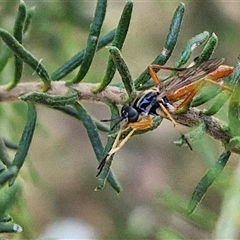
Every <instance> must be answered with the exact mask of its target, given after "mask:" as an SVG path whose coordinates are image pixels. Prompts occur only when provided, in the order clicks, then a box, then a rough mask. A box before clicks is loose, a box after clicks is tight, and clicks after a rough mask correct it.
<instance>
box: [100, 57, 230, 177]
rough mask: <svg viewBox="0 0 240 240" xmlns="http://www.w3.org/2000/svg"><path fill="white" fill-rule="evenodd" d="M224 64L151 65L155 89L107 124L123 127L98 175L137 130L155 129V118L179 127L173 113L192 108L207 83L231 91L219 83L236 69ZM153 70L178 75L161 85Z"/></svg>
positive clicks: (135, 100)
mask: <svg viewBox="0 0 240 240" xmlns="http://www.w3.org/2000/svg"><path fill="white" fill-rule="evenodd" d="M223 62H224V59H210V60H208V61H205V62H203V63H199V64H195V65H193V66H191V67H188V68H172V67H166V66H161V65H150V66H149V67H148V71H149V74H150V76H151V78H152V79H153V81H154V83H155V86H154V87H152V88H150V89H148V90H145V91H143V92H141V93H139V94H138V95H137V97H136V98H135V99H134V101H133V102H132V103H131V104H129V105H124V106H123V107H122V109H121V115H120V117H119V118H117V119H110V120H105V121H112V120H116V123H115V125H116V124H119V123H121V122H122V124H121V126H120V130H119V132H118V134H117V136H116V139H115V141H114V143H113V146H112V148H111V150H110V151H109V152H108V154H107V155H106V156H105V158H104V159H103V160H102V161H101V163H100V164H99V166H98V170H99V173H98V175H99V174H100V172H101V171H102V168H103V167H104V165H105V163H106V161H108V160H109V159H110V157H111V156H113V154H115V153H116V152H117V151H118V150H119V149H121V148H122V147H123V145H124V144H125V143H126V142H127V141H128V140H129V139H130V137H131V136H132V135H133V133H134V132H135V131H136V130H145V129H148V128H150V127H151V126H152V123H153V120H152V116H154V115H159V114H160V112H162V113H163V114H164V115H165V117H167V118H168V119H169V120H171V121H172V123H173V125H174V126H175V127H177V123H176V121H175V120H174V119H173V118H172V116H171V113H173V112H178V111H179V110H180V109H182V108H183V107H184V106H186V105H187V104H189V103H190V102H191V100H192V98H193V97H194V96H195V95H196V94H197V93H198V92H199V90H200V89H201V88H202V86H203V85H204V84H205V83H206V82H210V83H212V84H215V85H217V86H219V87H221V88H222V89H225V90H229V91H231V89H230V88H228V87H227V86H224V85H220V84H219V83H218V82H217V80H218V79H220V78H223V77H226V76H228V75H230V74H231V73H232V72H233V67H230V66H226V65H221V64H222V63H223ZM154 69H166V70H172V71H177V74H176V75H174V76H173V77H170V78H169V79H167V80H166V81H164V82H161V81H160V80H159V78H158V76H157V74H156V72H155V71H154ZM115 125H114V126H115ZM128 127H129V128H131V131H130V132H129V133H128V135H127V136H126V137H125V138H124V139H122V140H121V134H122V132H123V130H124V129H126V128H128ZM178 131H179V133H180V134H181V136H182V138H184V139H185V142H186V143H187V144H188V146H189V147H190V149H192V147H191V145H190V144H189V143H188V141H187V139H186V138H185V137H184V134H183V133H182V132H181V131H180V130H179V129H178Z"/></svg>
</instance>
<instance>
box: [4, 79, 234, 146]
mask: <svg viewBox="0 0 240 240" xmlns="http://www.w3.org/2000/svg"><path fill="white" fill-rule="evenodd" d="M41 88H42V85H41V83H36V82H26V83H19V84H18V85H17V86H16V87H15V88H14V89H12V90H11V91H7V90H6V85H2V86H0V103H1V102H14V101H20V100H19V96H20V95H22V94H24V93H28V92H34V91H40V90H41ZM71 88H74V89H75V90H76V91H77V92H78V96H79V100H86V101H91V102H100V103H101V102H108V101H110V102H113V103H116V104H123V103H124V99H126V96H127V95H126V91H125V90H124V89H122V88H119V87H114V86H108V87H107V88H106V89H105V90H104V91H102V92H100V93H97V94H94V93H93V90H94V89H95V88H96V84H92V83H79V84H74V85H72V86H71ZM68 91H69V86H67V85H66V83H65V82H64V81H59V82H52V84H51V89H50V90H48V92H47V93H49V94H53V95H61V94H67V92H68ZM163 117H164V116H163ZM173 118H174V119H175V120H176V122H178V123H179V124H181V125H185V126H188V127H193V126H196V125H198V124H199V121H200V120H203V121H204V122H205V124H206V130H207V133H208V134H209V135H210V136H211V137H213V138H215V139H217V140H221V141H223V142H229V140H230V138H231V134H230V133H229V132H228V131H227V130H226V129H224V128H223V123H222V122H221V121H220V120H219V119H217V118H215V117H211V116H206V115H204V114H202V112H201V111H199V110H198V109H196V108H190V109H189V110H188V112H187V113H184V114H173Z"/></svg>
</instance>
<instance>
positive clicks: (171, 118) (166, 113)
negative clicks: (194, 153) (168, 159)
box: [159, 103, 193, 150]
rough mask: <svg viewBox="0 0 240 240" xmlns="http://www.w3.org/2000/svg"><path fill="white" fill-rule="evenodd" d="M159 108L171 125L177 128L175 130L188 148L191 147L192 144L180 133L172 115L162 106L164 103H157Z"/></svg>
mask: <svg viewBox="0 0 240 240" xmlns="http://www.w3.org/2000/svg"><path fill="white" fill-rule="evenodd" d="M159 105H160V108H161V110H162V111H163V113H164V114H165V115H166V117H167V118H168V119H169V120H170V121H171V122H172V123H173V126H174V127H175V128H176V129H177V131H178V132H179V133H180V135H181V137H182V139H184V140H185V142H186V144H187V145H188V147H189V148H190V150H193V149H192V146H191V145H190V143H189V142H188V140H187V138H186V137H185V135H184V134H183V133H182V131H181V130H180V129H179V128H178V124H177V122H176V121H175V120H174V119H173V117H172V116H171V114H170V113H169V111H168V110H167V109H166V107H164V105H163V104H162V103H159Z"/></svg>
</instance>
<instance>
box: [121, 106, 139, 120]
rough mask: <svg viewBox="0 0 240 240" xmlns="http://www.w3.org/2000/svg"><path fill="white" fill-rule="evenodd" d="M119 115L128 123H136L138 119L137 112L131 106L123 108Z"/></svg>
mask: <svg viewBox="0 0 240 240" xmlns="http://www.w3.org/2000/svg"><path fill="white" fill-rule="evenodd" d="M121 115H122V117H123V118H124V119H127V120H128V122H136V121H137V120H138V117H139V113H138V111H137V110H136V109H135V108H133V107H131V106H123V108H122V111H121Z"/></svg>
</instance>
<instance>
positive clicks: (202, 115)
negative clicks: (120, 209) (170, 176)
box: [0, 0, 240, 239]
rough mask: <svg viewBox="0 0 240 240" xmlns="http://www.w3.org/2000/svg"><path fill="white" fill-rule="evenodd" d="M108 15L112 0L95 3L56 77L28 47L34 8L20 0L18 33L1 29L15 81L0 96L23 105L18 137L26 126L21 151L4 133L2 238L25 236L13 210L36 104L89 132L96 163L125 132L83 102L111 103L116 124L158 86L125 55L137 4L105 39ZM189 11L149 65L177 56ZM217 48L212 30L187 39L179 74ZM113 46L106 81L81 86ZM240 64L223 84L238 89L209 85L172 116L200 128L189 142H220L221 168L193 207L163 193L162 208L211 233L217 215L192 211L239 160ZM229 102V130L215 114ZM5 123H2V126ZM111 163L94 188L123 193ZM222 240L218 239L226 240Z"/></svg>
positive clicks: (212, 170)
mask: <svg viewBox="0 0 240 240" xmlns="http://www.w3.org/2000/svg"><path fill="white" fill-rule="evenodd" d="M106 9H107V1H106V0H99V1H97V5H96V9H95V14H94V18H93V20H92V22H91V25H90V29H89V32H88V36H87V45H86V47H85V48H84V49H82V50H81V51H79V52H78V53H76V54H75V55H74V56H73V57H72V58H70V59H69V60H67V61H65V63H63V64H62V65H61V66H58V67H57V70H55V71H53V72H52V73H51V74H50V73H49V71H48V70H47V68H48V67H47V68H46V67H45V66H44V65H43V64H42V61H41V60H38V58H37V57H35V56H34V54H33V53H32V51H30V50H28V47H27V46H25V44H24V40H25V37H26V34H27V33H28V31H29V26H30V24H31V21H32V17H33V15H34V11H35V10H34V9H33V8H27V6H26V4H25V3H24V2H23V1H22V0H21V1H20V3H19V7H18V14H17V16H16V19H15V23H14V27H13V33H12V34H11V33H10V32H8V31H7V30H4V29H2V28H0V37H1V39H2V40H3V42H4V44H5V45H3V47H2V49H1V55H0V70H1V71H4V69H5V68H6V67H8V62H9V60H10V59H11V58H12V59H13V65H12V66H11V69H13V70H12V72H13V80H12V81H10V83H9V82H8V83H3V82H2V86H1V89H0V96H1V95H2V96H1V97H0V99H1V101H2V102H4V101H5V102H7V101H13V100H14V101H22V104H21V106H20V105H19V103H18V105H13V106H12V109H13V111H15V112H16V113H20V114H19V115H20V117H19V119H18V120H19V122H20V126H19V128H18V129H17V131H16V135H17V134H19V131H20V128H21V124H23V121H25V127H24V128H23V131H22V135H21V138H20V140H19V143H18V144H17V146H16V144H14V143H12V142H11V141H7V140H6V139H5V136H4V132H3V133H2V134H1V139H0V159H1V165H0V183H1V190H0V191H1V192H0V194H1V195H0V209H1V211H0V219H1V222H0V232H5V233H8V232H13V233H14V232H20V231H22V227H21V226H20V225H18V223H17V224H16V223H15V219H13V220H12V218H11V216H10V215H9V214H8V212H9V211H10V209H11V207H12V205H14V204H16V205H17V198H16V196H17V195H20V196H21V194H22V187H21V184H20V183H19V181H18V178H19V177H18V175H19V174H20V173H21V170H22V166H23V165H24V164H25V161H26V156H27V154H28V150H29V147H30V146H31V143H32V137H33V134H34V131H35V126H36V120H37V110H36V104H39V103H40V104H43V105H45V106H47V107H49V108H50V109H53V110H59V111H61V112H63V113H65V114H66V115H69V116H71V117H74V118H76V119H78V120H79V121H81V122H82V124H83V126H84V127H85V129H86V132H87V134H88V138H89V141H90V143H91V145H92V148H93V151H94V153H95V155H96V159H97V160H98V162H101V161H102V159H103V158H104V156H106V154H107V153H108V152H109V151H110V149H111V148H112V145H113V143H114V139H115V137H116V133H117V131H118V130H119V127H118V126H114V123H113V122H112V123H111V126H110V130H109V127H108V126H106V125H105V124H103V123H101V122H99V121H97V120H95V119H94V118H93V116H92V115H91V114H90V113H89V112H88V110H86V108H85V107H84V106H83V104H82V100H90V101H99V102H102V103H104V104H106V105H107V106H108V108H109V109H110V112H111V119H116V118H118V117H119V111H118V108H117V106H116V105H117V104H124V103H129V102H131V101H133V99H134V98H135V97H136V95H137V94H138V93H139V91H143V90H146V89H149V88H150V87H152V86H153V82H152V80H151V79H150V74H149V72H148V69H147V68H146V69H144V70H143V71H142V73H141V74H139V76H138V77H136V78H135V79H134V78H133V77H132V74H131V71H130V70H129V68H128V65H127V63H126V61H125V60H124V58H123V54H122V53H121V50H122V48H123V45H124V42H125V39H126V36H127V33H128V29H129V25H130V21H131V16H132V10H133V2H132V1H130V0H129V1H127V2H126V4H125V6H124V9H123V11H122V14H121V17H120V20H119V23H118V26H117V28H116V29H113V30H112V31H110V32H108V33H107V34H105V35H103V36H101V34H102V28H103V26H104V24H103V22H104V19H105V14H106ZM184 12H185V5H184V4H182V3H181V4H180V5H179V6H178V7H177V9H176V10H175V13H174V15H173V18H172V21H171V24H170V27H169V32H168V34H167V36H166V40H165V44H164V47H163V50H162V51H161V52H160V54H159V55H157V56H156V58H155V59H154V60H153V61H152V62H151V63H150V64H157V65H165V64H166V63H167V61H168V60H169V58H170V57H171V55H172V53H173V51H174V49H175V46H176V44H177V40H178V36H179V33H180V28H181V24H182V19H183V16H184ZM35 31H37V30H35ZM217 43H218V37H217V36H216V34H215V33H212V34H210V33H209V32H207V31H203V32H201V33H199V34H197V35H196V36H194V37H192V38H190V39H189V40H188V41H187V43H186V45H185V47H184V48H183V50H182V52H181V54H180V56H179V57H178V58H177V60H176V61H175V64H174V67H175V68H181V67H182V66H183V65H185V64H186V63H188V62H189V60H190V58H191V56H192V54H193V52H194V51H195V50H196V49H197V48H199V47H200V46H202V45H204V47H203V50H202V51H201V52H200V53H199V54H198V56H197V58H195V63H197V64H199V63H203V62H205V61H207V60H208V59H209V58H211V57H212V55H213V52H214V51H215V49H216V46H217ZM109 44H111V45H110V46H108V47H107V49H108V51H109V57H108V61H107V67H106V70H105V73H104V76H103V78H102V81H101V82H99V83H97V84H93V83H89V84H90V85H88V84H86V82H85V83H83V82H82V80H86V79H87V78H86V76H87V74H88V73H89V71H91V69H92V68H93V65H92V62H93V60H94V58H95V55H96V53H97V51H99V50H101V49H102V48H103V47H105V46H107V45H109ZM26 45H27V44H26ZM239 61H240V60H239ZM9 64H10V63H9ZM24 65H27V66H29V67H30V68H31V69H32V70H33V71H34V73H35V74H36V75H37V76H38V77H39V78H40V79H41V81H42V83H41V84H39V83H38V82H36V81H33V82H30V83H29V82H26V81H24V77H23V67H24ZM239 66H240V63H239V62H237V64H236V67H235V71H234V73H233V74H232V75H231V76H230V77H228V78H226V79H224V80H225V82H224V83H225V84H226V85H227V86H228V87H229V88H231V89H232V92H230V91H226V90H225V91H224V90H222V89H219V88H216V87H213V86H207V87H206V88H205V87H204V88H203V90H202V91H200V93H199V94H198V95H197V96H196V97H195V98H194V99H193V101H192V102H191V106H187V109H184V112H183V113H176V114H173V117H174V119H175V120H176V121H177V123H179V124H182V125H185V126H190V127H194V128H193V129H192V130H191V131H190V132H188V133H187V134H186V135H185V136H186V137H187V139H188V140H189V141H190V143H191V142H194V141H197V140H198V139H199V138H200V137H201V136H202V135H204V134H205V133H207V134H209V135H210V136H211V137H213V138H215V139H217V140H219V141H221V143H222V145H223V149H222V150H221V151H222V153H221V154H220V156H219V158H218V159H216V163H215V164H213V165H212V166H211V167H209V169H208V171H207V172H206V174H205V176H203V178H202V179H201V180H200V182H199V184H198V185H197V186H196V188H195V190H194V191H193V194H192V198H191V200H190V203H189V204H187V202H186V200H185V199H184V198H183V197H182V196H178V194H177V193H176V192H171V191H164V192H162V193H161V194H160V195H159V204H160V205H161V206H164V207H166V208H169V209H171V210H173V211H175V212H178V213H180V214H181V215H182V216H183V217H184V218H186V219H187V220H188V221H190V222H193V223H194V224H196V225H198V226H199V228H205V229H207V230H209V231H211V230H212V229H213V228H214V224H215V222H216V218H217V217H216V216H215V214H214V213H211V212H208V211H206V210H205V209H204V208H203V207H201V206H200V207H199V209H198V210H197V211H196V212H194V211H195V209H196V207H197V205H198V204H199V202H200V201H201V200H202V198H203V196H204V194H205V193H206V191H207V190H208V188H209V187H210V186H211V185H212V183H213V182H214V181H215V180H216V178H217V177H218V176H219V175H220V173H222V171H223V169H224V167H225V165H226V163H227V161H228V160H229V158H230V155H231V153H237V154H239V152H240V151H239V139H240V135H239V127H238V126H239V119H240V118H239V113H240V111H239V102H240V99H239V79H240V77H239V74H240V67H239ZM75 69H78V72H77V74H75V75H71V74H73V71H74V70H75ZM116 70H117V71H118V72H119V74H120V76H121V78H122V83H118V84H113V83H112V79H113V77H114V75H115V72H116ZM156 71H157V70H156ZM69 74H70V75H69ZM175 74H176V72H175V71H172V72H171V73H170V74H169V77H172V76H174V75H175ZM68 76H73V77H72V78H71V79H70V80H63V79H64V78H66V77H68ZM33 78H35V76H34V77H33V76H31V80H32V79H33ZM89 89H90V90H89ZM213 98H214V99H215V102H213V103H212V106H211V107H210V108H209V109H208V110H204V111H200V110H199V109H201V106H202V105H203V104H205V103H207V102H208V101H209V100H212V99H213ZM228 99H229V104H228V117H227V118H225V119H223V120H227V124H225V125H224V124H222V121H221V120H219V119H217V118H215V117H212V115H215V114H216V113H218V112H219V110H220V109H221V108H222V107H223V105H224V103H225V102H226V101H227V100H228ZM23 102H24V103H23ZM11 104H12V103H9V106H8V107H7V108H4V107H3V108H2V110H1V116H2V118H3V117H4V112H7V111H9V109H10V105H11ZM23 104H24V105H23ZM1 107H2V106H1ZM25 107H27V114H26V113H25V112H26V110H25ZM198 108H199V109H198ZM23 115H24V116H25V115H26V117H22V116H23ZM6 116H7V117H6V119H4V121H6V122H9V127H10V125H11V121H13V120H11V116H10V115H9V114H7V115H6ZM162 117H164V116H157V117H154V119H153V120H154V124H153V127H152V128H151V129H149V130H153V129H156V128H157V127H158V126H159V125H160V124H161V122H162ZM25 118H26V119H25ZM4 121H3V123H2V124H4ZM113 126H114V128H113ZM127 130H129V129H127ZM127 130H126V131H127ZM100 132H109V135H108V139H107V143H106V146H104V144H103V143H102V140H101V137H100ZM145 132H146V131H138V132H136V134H143V133H145ZM124 134H125V136H126V134H127V133H126V132H124V133H123V136H124ZM7 137H9V136H7ZM12 139H16V136H15V135H14V136H12ZM185 143H186V142H184V139H180V140H179V141H176V145H181V146H182V145H184V144H185ZM13 150H14V151H15V156H14V157H12V156H11V154H9V153H11V152H12V151H13ZM33 161H34V159H33ZM111 163H112V159H111V160H110V161H109V162H107V164H105V166H104V168H103V171H101V173H100V174H99V176H98V178H97V186H96V190H101V189H103V187H104V186H105V182H106V181H107V182H108V183H109V184H110V185H111V186H112V188H113V189H114V190H115V191H117V193H119V192H120V191H121V186H120V184H119V182H118V180H117V179H116V177H115V175H114V173H113V172H112V170H111V168H110V166H111ZM23 185H24V183H23ZM176 199H177V200H176ZM21 207H22V206H21ZM22 209H23V210H22V211H25V209H24V208H23V207H22ZM193 212H194V213H193ZM13 214H14V213H13ZM12 221H13V222H12ZM26 221H28V220H26ZM23 228H24V229H25V228H27V227H26V226H23ZM26 232H27V234H31V233H30V231H29V230H26ZM180 235H181V234H180V233H177V231H175V230H173V229H170V230H169V229H166V228H163V229H160V230H159V232H158V234H157V236H158V237H159V238H161V239H164V238H168V237H169V236H171V237H173V236H174V237H176V238H178V239H183V237H182V236H180ZM26 236H27V235H25V237H26ZM218 236H219V237H220V235H218Z"/></svg>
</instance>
